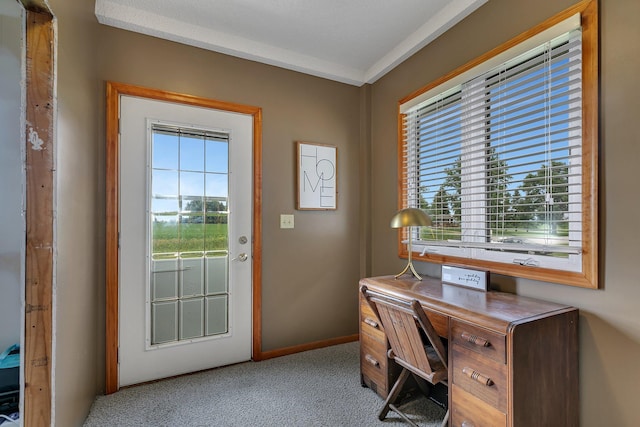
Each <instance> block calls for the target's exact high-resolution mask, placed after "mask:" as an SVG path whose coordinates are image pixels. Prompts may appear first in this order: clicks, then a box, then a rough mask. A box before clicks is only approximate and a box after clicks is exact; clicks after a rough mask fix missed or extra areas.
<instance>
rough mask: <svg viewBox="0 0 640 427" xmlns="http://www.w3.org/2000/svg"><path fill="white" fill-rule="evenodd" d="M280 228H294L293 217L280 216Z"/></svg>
mask: <svg viewBox="0 0 640 427" xmlns="http://www.w3.org/2000/svg"><path fill="white" fill-rule="evenodd" d="M280 228H293V215H286V214H281V215H280Z"/></svg>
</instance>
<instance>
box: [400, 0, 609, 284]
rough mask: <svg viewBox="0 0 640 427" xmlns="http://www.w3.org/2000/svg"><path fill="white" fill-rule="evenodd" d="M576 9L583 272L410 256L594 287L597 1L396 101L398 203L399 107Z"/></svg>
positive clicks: (530, 34)
mask: <svg viewBox="0 0 640 427" xmlns="http://www.w3.org/2000/svg"><path fill="white" fill-rule="evenodd" d="M576 13H580V16H581V25H582V38H583V63H582V67H583V68H582V85H583V100H582V114H583V116H582V132H583V135H582V141H583V146H582V150H583V152H582V157H583V182H582V204H583V212H582V223H583V225H582V240H583V248H582V251H583V252H582V271H581V272H579V273H576V272H569V271H562V270H555V269H548V268H539V267H526V266H519V265H515V264H514V265H510V264H505V263H500V262H492V261H483V260H476V259H468V258H459V257H453V256H442V255H436V254H425V255H419V254H413V259H415V260H421V261H426V262H433V263H437V264H463V265H469V266H475V267H479V268H483V269H488V270H490V271H492V272H495V273H498V274H504V275H508V276H515V277H522V278H527V279H534V280H541V281H545V282H552V283H560V284H565V285H572V286H578V287H584V288H592V289H597V288H598V279H599V277H598V274H599V272H598V232H599V231H598V137H599V134H598V132H599V130H598V105H599V104H598V3H597V0H584V1H581V2H580V3H577V4H575V5H574V6H571V7H570V8H568V9H566V10H564V11H562V12H560V13H559V14H557V15H555V16H553V17H551V18H549V19H547V20H546V21H544V22H542V23H540V24H539V25H537V26H535V27H533V28H531V29H529V30H527V31H525V32H523V33H522V34H520V35H518V36H516V37H515V38H513V39H511V40H509V41H507V42H506V43H504V44H502V45H501V46H498V47H497V48H495V49H493V50H491V51H489V52H487V53H486V54H484V55H481V56H480V57H478V58H476V59H474V60H472V61H470V62H468V63H467V64H465V65H463V66H461V67H459V68H457V69H455V70H454V71H452V72H450V73H448V74H446V75H444V76H442V77H440V78H438V79H436V80H435V81H433V82H431V83H429V84H428V85H426V86H424V87H422V88H420V89H419V90H417V91H415V92H413V93H411V94H410V95H408V96H406V97H404V98H403V99H401V100H400V101H398V207H399V209H401V208H403V207H405V206H404V205H403V200H402V196H403V191H402V189H403V188H404V182H403V178H402V167H403V165H402V160H403V133H402V123H403V120H404V117H405V115H404V114H403V113H401V112H400V106H401V105H402V104H405V103H406V102H408V101H410V100H412V99H414V98H415V97H417V96H420V95H421V94H423V93H425V92H427V91H429V90H431V89H433V88H434V87H437V86H439V85H441V84H443V83H445V82H447V81H448V80H450V79H452V78H454V77H456V76H458V75H460V74H462V73H464V72H466V71H468V70H470V69H472V68H474V67H476V66H478V65H479V64H482V63H484V62H486V61H487V60H489V59H491V58H493V57H494V56H496V55H498V54H500V53H502V52H504V51H506V50H508V49H510V48H512V47H514V46H516V45H518V44H520V43H522V42H523V41H525V40H527V39H529V38H531V37H533V36H535V35H536V34H539V33H541V32H542V31H544V30H546V29H547V28H550V27H552V26H554V25H556V24H558V23H559V22H562V21H564V20H565V19H567V18H569V17H571V16H573V15H575V14H576ZM398 254H399V255H400V256H401V257H403V258H406V257H408V252H407V248H406V245H405V244H403V243H402V231H399V232H398Z"/></svg>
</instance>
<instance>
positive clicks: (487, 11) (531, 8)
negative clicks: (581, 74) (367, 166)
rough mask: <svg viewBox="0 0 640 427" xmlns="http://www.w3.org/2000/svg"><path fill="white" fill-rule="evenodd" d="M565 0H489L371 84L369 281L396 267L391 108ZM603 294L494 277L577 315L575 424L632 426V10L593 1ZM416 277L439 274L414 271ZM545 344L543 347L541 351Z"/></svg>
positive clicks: (635, 287) (639, 204) (639, 331)
mask: <svg viewBox="0 0 640 427" xmlns="http://www.w3.org/2000/svg"><path fill="white" fill-rule="evenodd" d="M573 3H575V1H571V0H562V1H560V0H544V1H542V0H540V1H534V2H532V1H528V0H491V1H489V2H488V3H487V4H486V5H484V6H483V7H482V8H480V9H479V10H478V11H476V12H475V13H474V14H472V15H471V16H470V17H468V18H467V19H465V20H464V21H463V22H462V23H460V24H459V25H457V26H456V27H454V28H453V29H452V30H450V31H448V32H447V33H445V34H444V35H443V36H441V37H440V38H438V39H437V40H436V41H435V42H434V43H432V44H431V45H429V46H427V47H426V48H424V49H423V50H421V51H420V52H418V53H417V54H416V55H414V56H413V57H411V58H409V59H408V60H407V61H405V62H404V63H403V64H401V65H400V66H399V67H397V68H396V69H394V70H393V71H392V72H391V73H389V74H388V75H386V76H385V77H384V78H382V79H381V80H379V81H378V82H376V83H375V84H374V85H373V90H372V123H373V127H372V154H371V155H372V166H371V167H372V171H373V180H372V183H371V186H372V206H373V207H372V210H371V211H372V212H373V217H372V225H373V230H374V232H373V236H372V240H373V245H372V259H373V261H372V262H373V271H372V273H373V274H374V275H378V274H388V273H390V272H395V271H397V270H399V269H401V268H402V261H400V260H398V257H397V255H396V234H395V233H394V231H393V230H391V229H389V227H388V222H389V219H390V218H391V216H392V215H393V213H394V210H395V209H396V200H397V199H396V195H397V190H396V169H397V168H396V165H395V163H393V162H390V160H389V159H395V158H396V154H395V153H396V142H395V141H396V107H397V101H398V100H399V99H401V98H403V97H405V96H406V95H408V94H410V93H411V92H413V91H415V90H417V89H418V88H420V87H422V86H424V85H425V84H427V83H429V82H430V81H431V80H433V79H435V78H437V77H439V76H441V75H443V74H444V73H446V72H448V71H451V70H453V69H455V68H456V67H458V66H460V65H462V64H464V63H466V62H467V61H469V60H471V59H474V58H475V57H477V56H479V55H481V54H483V53H485V52H486V51H488V50H490V49H492V48H494V47H496V46H498V45H499V44H501V43H503V42H505V41H507V40H508V39H510V38H511V37H513V36H515V35H517V34H519V33H520V32H522V31H525V30H526V29H528V28H529V27H532V26H533V25H535V24H537V23H539V22H542V21H543V20H545V19H546V18H548V17H550V16H552V15H553V14H555V13H557V12H559V11H561V10H563V9H565V8H566V7H568V6H570V5H572V4H573ZM600 7H601V15H600V17H601V49H600V50H601V55H600V60H601V78H600V89H601V91H600V111H601V113H600V126H601V138H600V157H601V180H600V187H599V188H600V192H601V199H600V205H601V209H600V212H601V222H600V226H601V231H602V232H601V246H600V252H601V264H600V265H601V287H602V289H600V290H585V289H578V288H574V287H570V286H562V285H556V284H549V283H541V282H535V281H531V280H520V279H514V278H507V277H495V278H494V279H493V284H494V286H495V287H496V288H499V289H504V290H508V291H512V292H517V293H519V294H522V295H528V296H535V297H538V298H542V299H546V300H550V301H558V302H562V303H566V304H572V305H574V306H576V307H578V308H579V309H580V313H581V314H580V374H581V375H580V382H581V383H580V404H581V425H582V426H585V427H590V426H593V427H599V426H628V427H632V426H637V425H640V413H639V412H638V410H637V400H638V395H639V393H640V365H639V364H638V362H637V361H638V360H640V305H639V304H638V301H640V283H639V282H638V279H637V276H638V274H637V272H636V271H635V270H634V268H636V267H637V259H636V258H637V257H636V255H637V253H638V244H639V243H640V229H639V228H638V227H637V226H636V223H637V217H638V214H637V212H638V211H639V210H640V198H639V197H638V196H637V185H636V183H637V182H638V178H637V170H638V159H640V140H639V139H640V134H639V133H638V130H637V127H636V123H637V121H638V118H639V117H640V102H639V101H638V99H640V79H639V78H638V75H637V71H638V70H639V69H640V25H638V17H640V2H638V1H637V0H601V1H600ZM420 269H421V270H422V271H425V272H428V273H430V274H439V268H438V267H436V266H432V265H426V264H422V265H421V268H420ZM540 345H544V343H540Z"/></svg>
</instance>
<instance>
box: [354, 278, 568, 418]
mask: <svg viewBox="0 0 640 427" xmlns="http://www.w3.org/2000/svg"><path fill="white" fill-rule="evenodd" d="M360 285H361V286H362V285H366V286H367V287H368V288H369V289H370V290H373V291H377V292H381V293H384V294H388V295H392V296H395V297H399V298H403V299H408V300H413V299H417V300H418V301H420V303H421V305H422V307H423V308H424V310H425V312H426V314H427V316H428V317H429V319H430V320H431V323H433V325H434V327H435V329H436V331H438V334H439V335H440V336H442V337H444V338H447V340H448V344H449V408H450V410H451V418H450V421H449V422H450V424H449V425H450V426H455V427H460V426H464V427H492V426H509V427H528V426H562V427H569V426H574V427H577V426H578V420H579V410H578V402H579V395H578V394H579V390H578V310H577V309H576V308H574V307H569V306H565V305H560V304H554V303H549V302H545V301H540V300H537V299H532V298H525V297H521V296H518V295H514V294H508V293H502V292H482V291H477V290H472V289H466V288H462V287H459V286H455V285H447V284H442V283H441V282H440V280H439V279H433V278H424V279H423V280H422V281H418V280H414V279H408V278H407V279H403V278H401V279H394V278H393V276H385V277H373V278H366V279H362V280H361V281H360ZM387 348H388V343H387V339H386V336H385V335H384V330H383V329H382V327H381V325H380V324H379V321H378V319H377V318H376V317H375V315H374V314H373V312H372V311H371V309H370V307H369V305H368V304H367V302H366V301H365V300H364V299H363V298H362V297H361V299H360V372H361V378H362V384H363V385H366V386H368V387H370V388H372V389H373V390H375V391H376V392H377V393H378V394H380V395H381V396H383V397H386V396H387V394H388V392H389V390H390V388H391V386H393V383H394V382H395V379H396V378H397V376H398V374H399V372H400V368H398V366H397V365H395V363H394V362H392V361H390V360H388V359H387V355H386V351H387Z"/></svg>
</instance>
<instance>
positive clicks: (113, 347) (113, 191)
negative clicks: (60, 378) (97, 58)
mask: <svg viewBox="0 0 640 427" xmlns="http://www.w3.org/2000/svg"><path fill="white" fill-rule="evenodd" d="M121 95H130V96H137V97H141V98H147V99H155V100H159V101H165V102H174V103H179V104H186V105H193V106H197V107H204V108H211V109H216V110H223V111H230V112H235V113H241V114H250V115H252V116H253V219H252V221H253V224H252V225H253V239H252V250H253V260H252V262H253V273H252V282H253V283H252V294H253V295H252V329H253V330H252V358H253V359H254V360H259V359H261V357H262V356H261V354H262V353H261V352H262V315H261V310H262V304H261V302H262V109H261V108H259V107H252V106H248V105H240V104H234V103H229V102H223V101H216V100H213V99H208V98H201V97H197V96H193V95H186V94H181V93H175V92H167V91H163V90H157V89H149V88H145V87H140V86H133V85H128V84H124V83H116V82H107V117H106V133H107V137H106V208H107V212H106V213H107V216H106V222H107V223H106V349H105V352H106V354H105V363H106V371H105V375H106V383H105V385H106V393H107V394H110V393H114V392H116V391H117V390H118V339H119V337H118V287H119V271H120V266H119V261H118V258H119V257H118V236H119V233H120V230H119V221H118V213H119V210H120V206H119V200H120V195H119V191H120V187H119V184H120V183H119V179H120V169H119V164H120V162H119V157H120V153H119V145H120V135H119V111H120V96H121Z"/></svg>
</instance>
